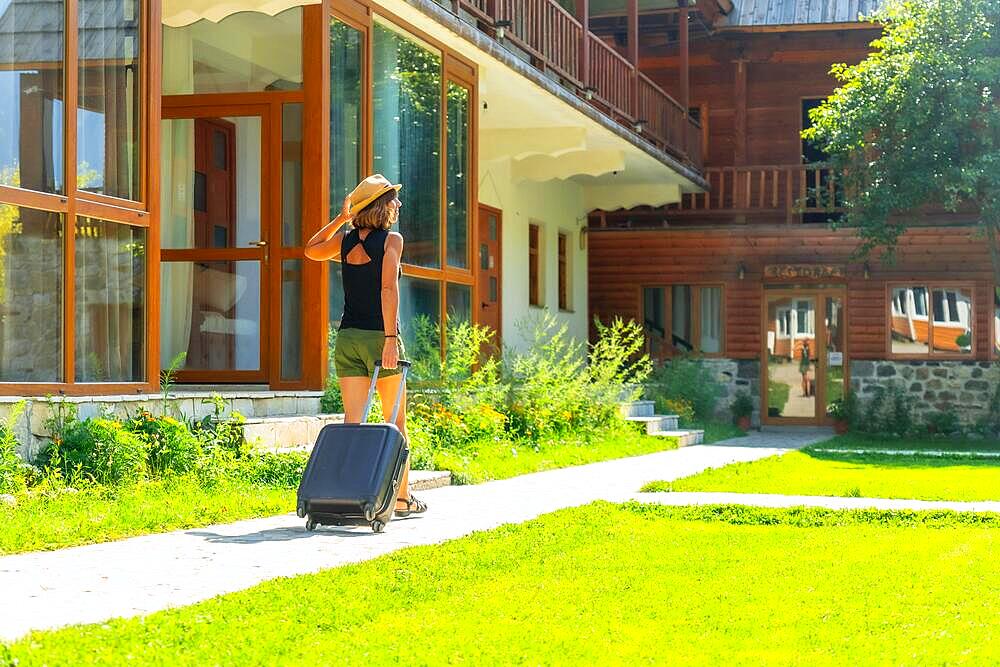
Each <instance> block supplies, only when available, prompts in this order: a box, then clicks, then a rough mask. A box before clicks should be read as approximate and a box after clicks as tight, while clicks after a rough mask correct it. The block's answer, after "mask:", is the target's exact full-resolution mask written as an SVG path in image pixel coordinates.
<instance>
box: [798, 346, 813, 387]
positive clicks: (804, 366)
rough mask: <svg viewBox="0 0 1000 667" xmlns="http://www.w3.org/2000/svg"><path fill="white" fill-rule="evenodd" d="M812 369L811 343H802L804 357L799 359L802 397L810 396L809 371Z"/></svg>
mask: <svg viewBox="0 0 1000 667" xmlns="http://www.w3.org/2000/svg"><path fill="white" fill-rule="evenodd" d="M811 369H812V354H811V353H810V351H809V341H803V342H802V356H800V357H799V373H801V374H802V395H803V396H809V395H811V392H810V391H809V371H810V370H811Z"/></svg>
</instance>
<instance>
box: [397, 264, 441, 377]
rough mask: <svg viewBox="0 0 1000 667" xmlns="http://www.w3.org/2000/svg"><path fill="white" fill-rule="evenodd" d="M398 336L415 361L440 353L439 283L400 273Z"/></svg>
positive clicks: (428, 358) (432, 357) (421, 360)
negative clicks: (399, 325) (399, 327)
mask: <svg viewBox="0 0 1000 667" xmlns="http://www.w3.org/2000/svg"><path fill="white" fill-rule="evenodd" d="M399 319H400V324H401V325H402V328H401V329H400V335H401V336H402V337H403V344H404V345H405V347H406V353H407V355H408V356H409V357H410V359H411V360H413V361H415V362H426V361H428V360H430V359H434V358H436V357H437V356H438V355H440V354H441V283H439V282H437V281H434V280H423V279H422V278H411V277H409V276H403V278H402V279H400V281H399Z"/></svg>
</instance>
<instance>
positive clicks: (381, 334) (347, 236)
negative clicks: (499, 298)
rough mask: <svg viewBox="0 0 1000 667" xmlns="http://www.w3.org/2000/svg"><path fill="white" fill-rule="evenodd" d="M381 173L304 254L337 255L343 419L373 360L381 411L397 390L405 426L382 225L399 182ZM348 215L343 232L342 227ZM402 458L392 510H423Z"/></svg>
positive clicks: (389, 249)
mask: <svg viewBox="0 0 1000 667" xmlns="http://www.w3.org/2000/svg"><path fill="white" fill-rule="evenodd" d="M401 187H402V186H401V185H393V184H392V183H390V182H389V181H388V179H386V178H385V177H384V176H382V175H381V174H375V175H374V176H369V177H368V178H366V179H365V180H363V181H361V183H359V184H358V187H356V188H354V191H353V192H351V194H349V195H347V197H346V198H345V199H344V204H343V206H342V207H341V209H340V215H338V216H337V217H336V218H334V219H333V220H331V221H330V223H329V224H327V225H326V226H325V227H323V229H321V230H319V231H318V232H316V234H315V236H313V237H312V238H311V239H309V242H308V243H307V244H306V248H305V254H306V257H308V258H309V259H313V260H316V261H320V262H321V261H326V260H328V259H339V260H340V262H341V266H342V267H343V268H342V270H343V276H344V315H343V317H342V318H341V321H340V331H339V332H338V334H337V347H336V349H335V350H334V353H333V361H334V366H335V367H336V369H337V377H338V379H339V381H340V391H341V394H342V395H343V398H344V413H345V414H344V420H345V421H346V422H347V423H349V424H358V423H360V422H361V418H362V416H363V415H362V412H363V411H364V407H365V400H366V399H367V398H368V385H369V383H370V382H371V376H372V374H373V373H374V372H375V362H376V361H381V362H382V369H381V370H380V371H379V377H378V380H377V381H376V385H375V388H376V389H377V391H378V395H379V398H380V399H381V401H382V414H384V415H386V416H387V417H388V416H389V415H390V414H392V408H393V405H394V404H395V400H396V394H397V392H402V394H403V395H402V400H401V403H400V410H399V415H398V416H397V418H396V426H397V427H398V428H399V431H400V432H401V433H402V434H403V437H404V438H407V433H406V393H405V392H406V386H405V385H404V384H403V383H402V381H401V379H402V375H401V374H400V371H399V368H398V366H399V359H400V357H401V356H403V345H402V343H401V341H400V339H399V274H400V268H399V263H400V259H401V258H402V256H403V237H402V235H401V234H399V233H398V232H392V231H389V230H390V229H391V228H392V226H393V225H394V224H395V223H396V222H397V221H398V220H399V209H400V208H401V207H402V205H403V204H402V203H401V202H400V201H399V196H398V193H399V189H400V188H401ZM348 222H351V223H352V226H351V229H350V231H346V232H345V227H344V225H346V224H347V223H348ZM409 473H410V462H409V461H407V462H406V467H405V468H404V469H403V479H402V481H401V483H400V485H399V495H398V496H397V499H396V516H409V515H411V514H421V513H423V512H426V511H427V505H426V504H425V503H423V502H421V501H420V500H417V499H416V498H415V497H414V496H413V495H412V494H411V493H410V490H409V486H408V478H409Z"/></svg>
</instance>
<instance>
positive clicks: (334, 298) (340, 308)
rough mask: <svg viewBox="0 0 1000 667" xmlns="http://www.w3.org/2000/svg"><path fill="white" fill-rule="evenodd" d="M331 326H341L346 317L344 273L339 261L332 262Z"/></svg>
mask: <svg viewBox="0 0 1000 667" xmlns="http://www.w3.org/2000/svg"><path fill="white" fill-rule="evenodd" d="M329 297H330V301H329V303H330V326H331V327H333V328H334V329H339V328H340V320H342V319H343V317H344V275H343V273H342V272H341V264H340V262H339V261H337V262H330V295H329Z"/></svg>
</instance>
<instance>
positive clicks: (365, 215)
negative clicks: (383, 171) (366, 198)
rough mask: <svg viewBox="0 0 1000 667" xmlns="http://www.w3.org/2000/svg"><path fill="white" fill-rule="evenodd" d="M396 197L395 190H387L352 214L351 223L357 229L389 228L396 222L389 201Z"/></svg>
mask: <svg viewBox="0 0 1000 667" xmlns="http://www.w3.org/2000/svg"><path fill="white" fill-rule="evenodd" d="M395 198H396V191H395V190H389V191H388V192H386V193H385V194H384V195H382V196H381V197H379V198H378V199H376V200H375V201H373V202H372V203H371V204H368V206H365V207H364V208H363V209H361V211H359V212H358V214H357V215H356V216H354V220H353V222H352V224H353V225H354V226H355V227H357V228H358V229H389V228H391V227H392V224H393V223H394V222H396V221H395V220H394V219H393V216H392V211H391V210H390V209H389V202H391V201H392V200H393V199H395Z"/></svg>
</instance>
